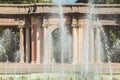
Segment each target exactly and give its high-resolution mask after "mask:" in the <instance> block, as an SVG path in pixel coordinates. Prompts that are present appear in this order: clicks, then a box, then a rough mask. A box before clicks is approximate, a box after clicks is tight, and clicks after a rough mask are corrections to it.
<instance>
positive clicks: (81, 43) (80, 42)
mask: <svg viewBox="0 0 120 80" xmlns="http://www.w3.org/2000/svg"><path fill="white" fill-rule="evenodd" d="M78 32H79V47H78V48H79V49H78V50H79V53H78V54H79V63H81V60H82V59H81V58H82V53H83V45H84V44H83V27H79V30H78Z"/></svg>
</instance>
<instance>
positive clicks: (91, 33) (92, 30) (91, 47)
mask: <svg viewBox="0 0 120 80" xmlns="http://www.w3.org/2000/svg"><path fill="white" fill-rule="evenodd" d="M90 31H91V32H90V54H91V63H94V29H93V28H91V30H90Z"/></svg>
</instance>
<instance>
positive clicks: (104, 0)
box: [77, 0, 120, 4]
mask: <svg viewBox="0 0 120 80" xmlns="http://www.w3.org/2000/svg"><path fill="white" fill-rule="evenodd" d="M88 2H93V3H95V4H120V0H77V3H88Z"/></svg>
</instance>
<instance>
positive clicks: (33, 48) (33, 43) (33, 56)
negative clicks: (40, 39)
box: [32, 25, 37, 63]
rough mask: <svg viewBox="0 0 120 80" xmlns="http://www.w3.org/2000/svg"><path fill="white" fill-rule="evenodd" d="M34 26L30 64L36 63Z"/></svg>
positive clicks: (33, 29) (34, 26)
mask: <svg viewBox="0 0 120 80" xmlns="http://www.w3.org/2000/svg"><path fill="white" fill-rule="evenodd" d="M36 32H37V27H36V25H32V63H35V61H36Z"/></svg>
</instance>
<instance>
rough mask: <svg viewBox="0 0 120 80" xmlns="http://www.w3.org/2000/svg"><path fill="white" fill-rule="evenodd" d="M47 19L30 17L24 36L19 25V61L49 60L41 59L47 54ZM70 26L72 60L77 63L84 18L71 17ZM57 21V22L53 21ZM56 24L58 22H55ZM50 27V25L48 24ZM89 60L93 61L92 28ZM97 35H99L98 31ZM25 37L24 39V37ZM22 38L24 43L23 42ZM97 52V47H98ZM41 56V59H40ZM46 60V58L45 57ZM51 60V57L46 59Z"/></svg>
mask: <svg viewBox="0 0 120 80" xmlns="http://www.w3.org/2000/svg"><path fill="white" fill-rule="evenodd" d="M47 21H48V19H47V18H46V17H45V16H44V17H32V18H31V25H29V26H27V27H25V35H26V36H25V37H24V34H23V28H24V27H22V26H20V62H21V63H24V62H26V63H29V62H31V63H38V64H39V63H43V62H51V61H41V60H42V59H43V58H45V56H47V55H49V53H48V52H47V50H46V46H45V44H44V43H45V36H46V33H47V28H48V27H49V24H50V23H49V22H47ZM71 21H72V22H71V26H70V27H71V28H72V54H73V60H72V62H73V63H75V64H79V63H81V62H82V60H83V59H82V53H83V50H84V49H83V47H84V46H83V44H84V37H85V35H84V33H85V20H84V19H80V18H76V17H72V20H71ZM55 23H57V22H55ZM56 25H58V24H56ZM50 27H52V26H50ZM90 31H91V32H90V38H91V40H90V55H91V56H90V61H91V63H94V62H95V60H94V57H95V56H94V54H95V52H94V44H95V43H94V42H95V41H94V35H95V34H94V29H93V28H91V30H90ZM97 32H99V31H97ZM98 35H100V34H99V33H98ZM24 38H25V39H24ZM24 40H26V41H25V44H24ZM98 52H99V49H98ZM41 58H42V59H41ZM45 60H46V59H45ZM48 60H51V59H48Z"/></svg>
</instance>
